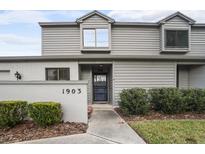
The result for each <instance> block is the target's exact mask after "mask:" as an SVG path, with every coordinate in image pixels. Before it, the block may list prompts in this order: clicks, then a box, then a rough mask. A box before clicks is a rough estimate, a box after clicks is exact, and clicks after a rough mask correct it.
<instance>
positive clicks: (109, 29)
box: [80, 23, 112, 52]
mask: <svg viewBox="0 0 205 154" xmlns="http://www.w3.org/2000/svg"><path fill="white" fill-rule="evenodd" d="M84 29H108V47H84V42H83V39H84V38H83V30H84ZM111 36H112V35H111V24H110V23H109V24H108V25H107V26H102V25H83V24H80V50H81V51H94V52H95V51H102V52H104V51H106V52H110V51H111Z"/></svg>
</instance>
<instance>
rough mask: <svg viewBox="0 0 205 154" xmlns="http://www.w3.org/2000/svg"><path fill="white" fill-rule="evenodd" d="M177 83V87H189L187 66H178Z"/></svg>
mask: <svg viewBox="0 0 205 154" xmlns="http://www.w3.org/2000/svg"><path fill="white" fill-rule="evenodd" d="M178 84H179V85H178V86H179V88H188V87H189V66H188V67H187V66H179V67H178Z"/></svg>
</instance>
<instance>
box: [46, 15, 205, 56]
mask: <svg viewBox="0 0 205 154" xmlns="http://www.w3.org/2000/svg"><path fill="white" fill-rule="evenodd" d="M83 28H108V29H109V35H110V36H109V44H110V47H109V49H108V50H111V53H110V54H112V55H160V54H162V53H160V52H161V51H162V50H165V49H164V47H163V44H164V41H163V40H164V32H163V30H164V29H189V32H190V34H189V36H190V39H189V40H190V41H189V42H190V45H189V46H190V48H189V49H187V50H182V49H174V50H173V51H175V52H173V53H172V54H175V55H176V54H178V53H176V52H184V51H185V53H183V55H184V56H205V28H197V27H191V26H190V25H189V24H188V23H187V22H186V21H185V20H183V19H181V18H179V17H175V18H173V19H170V20H169V21H167V22H166V23H165V24H163V25H162V26H161V27H153V26H146V27H145V26H120V25H111V24H110V23H108V21H107V20H105V19H104V18H102V17H100V16H98V15H93V16H91V17H89V18H87V19H85V20H83V22H82V23H81V24H80V25H76V26H47V27H43V28H42V54H43V55H81V54H82V53H81V51H82V50H86V51H89V50H87V49H83V41H82V37H83V34H82V29H83ZM92 50H94V51H96V49H92ZM169 50H170V49H169ZM163 54H166V52H164V53H163Z"/></svg>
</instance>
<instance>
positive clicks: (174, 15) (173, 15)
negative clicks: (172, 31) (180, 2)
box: [158, 11, 196, 25]
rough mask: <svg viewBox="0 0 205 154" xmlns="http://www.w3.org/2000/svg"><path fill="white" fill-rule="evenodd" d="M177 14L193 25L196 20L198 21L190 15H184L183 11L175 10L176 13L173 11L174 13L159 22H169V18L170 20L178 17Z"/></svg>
mask: <svg viewBox="0 0 205 154" xmlns="http://www.w3.org/2000/svg"><path fill="white" fill-rule="evenodd" d="M176 16H179V17H180V18H182V19H184V20H186V21H188V23H189V24H191V25H193V24H194V23H195V22H196V21H195V20H193V19H192V18H190V17H188V16H186V15H184V14H183V13H181V12H179V11H177V12H175V13H173V14H171V15H169V16H167V17H166V18H164V19H162V20H160V21H159V22H158V23H159V24H164V23H165V22H167V21H168V20H170V19H172V18H174V17H176Z"/></svg>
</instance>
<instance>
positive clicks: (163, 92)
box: [149, 88, 186, 114]
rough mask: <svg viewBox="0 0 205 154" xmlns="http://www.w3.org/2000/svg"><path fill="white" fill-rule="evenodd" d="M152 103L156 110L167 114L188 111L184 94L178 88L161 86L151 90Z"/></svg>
mask: <svg viewBox="0 0 205 154" xmlns="http://www.w3.org/2000/svg"><path fill="white" fill-rule="evenodd" d="M149 94H150V97H151V99H150V100H151V104H153V106H154V109H155V110H156V111H162V112H163V113H167V114H176V113H183V112H184V111H186V103H184V99H183V97H182V96H183V95H182V92H181V90H180V89H178V88H160V89H152V90H149Z"/></svg>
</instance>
